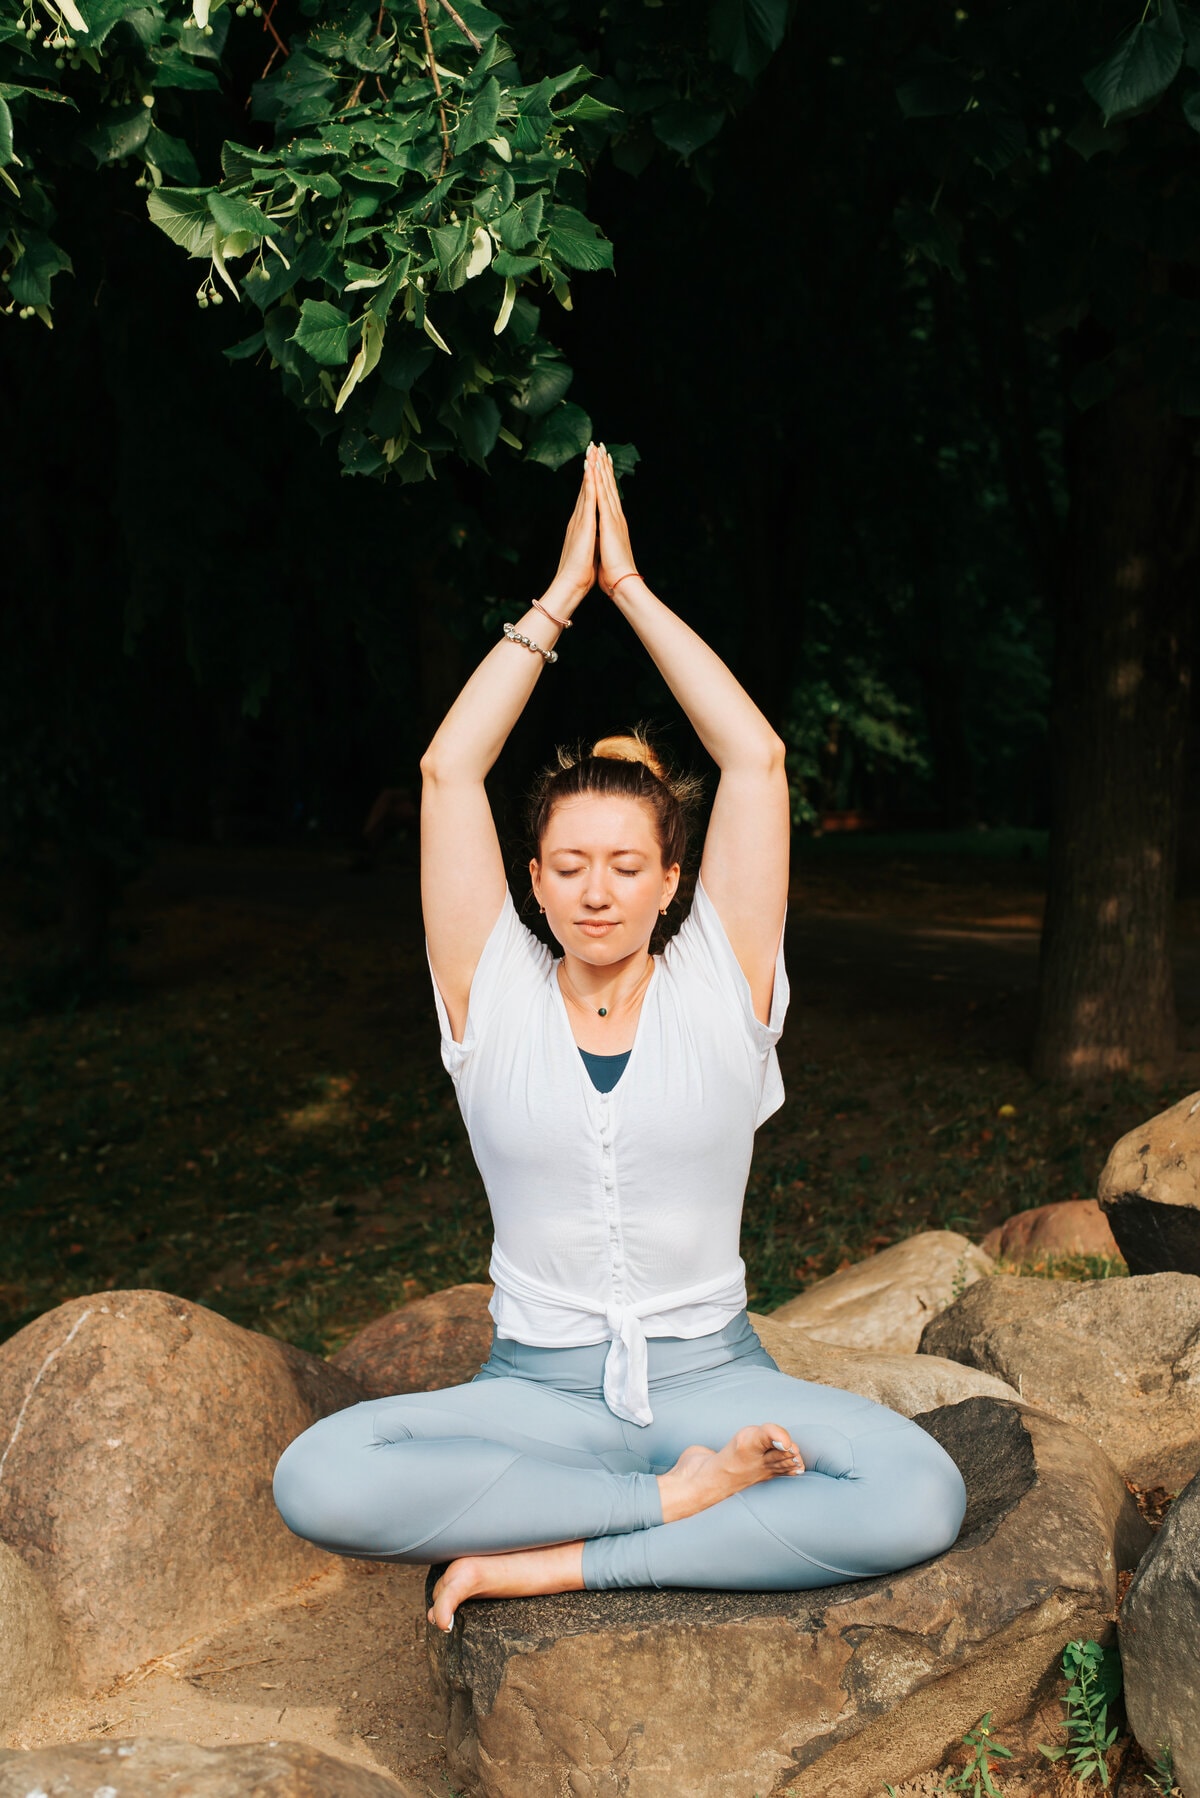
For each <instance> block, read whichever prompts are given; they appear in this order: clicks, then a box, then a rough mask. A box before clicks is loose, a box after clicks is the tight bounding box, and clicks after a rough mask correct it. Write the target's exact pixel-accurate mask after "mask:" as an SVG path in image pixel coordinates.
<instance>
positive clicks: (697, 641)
mask: <svg viewBox="0 0 1200 1798" xmlns="http://www.w3.org/2000/svg"><path fill="white" fill-rule="evenodd" d="M595 460H596V461H597V477H596V478H597V503H598V528H599V549H600V584H601V586H602V587H603V588H604V590H605V592H607V593H609V594H610V597H611V598H612V600H613V603H614V604H615V605H616V606H617V607H618V609H619V610H620V611H621V612H622V613H623V614H624V616H625V617H626V618H627V619H628V620H629V622H630V624H631V625H632V626H633V628H634V630H635V631H636V632H637V634H638V636H639V637H640V638H641V640H642V642H643V643H644V644H645V646H646V648H647V649H648V650H649V652H650V655H651V657H652V658H653V660H654V663H655V665H656V666H657V668H658V671H659V673H660V674H661V675H662V677H663V679H664V680H665V681H666V683H667V685H668V687H670V689H671V691H672V693H673V694H674V695H675V697H676V699H677V700H678V701H679V703H680V705H681V706H682V707H683V709H684V711H685V712H686V713H687V715H688V718H689V719H690V720H691V723H692V726H693V728H694V730H695V732H696V735H697V736H698V737H699V738H700V741H701V742H702V743H703V745H704V747H705V749H707V751H708V753H709V755H711V756H712V758H713V760H714V762H716V764H717V766H718V768H719V769H720V770H721V778H720V781H719V782H718V785H717V792H716V798H715V799H714V801H713V808H712V816H711V819H710V821H709V826H708V834H707V836H706V837H705V839H704V856H703V859H702V861H701V864H700V878H701V880H702V881H703V883H704V888H705V891H706V892H707V893H708V896H709V898H710V899H711V900H712V902H713V904H714V905H715V906H716V908H717V912H718V914H719V916H720V919H721V922H722V924H723V925H724V926H725V932H726V935H727V936H728V937H729V941H730V943H731V944H732V946H733V951H734V954H735V955H736V956H737V958H738V962H739V963H740V965H741V968H742V972H743V973H744V974H745V976H746V979H747V980H748V982H749V984H750V993H751V997H752V999H753V1001H754V1010H755V1014H756V1015H757V1017H758V1018H759V1019H760V1020H761V1021H762V1022H763V1023H766V1021H767V1018H768V1014H769V1011H770V1005H771V991H772V987H773V984H774V971H775V956H776V954H777V952H778V948H779V937H780V932H781V931H782V929H783V918H784V911H785V909H786V906H787V892H788V865H789V855H788V844H789V836H790V827H791V808H790V804H789V799H788V784H787V774H786V772H785V769H784V745H783V743H782V742H781V740H780V738H779V737H778V736H777V735H776V734H775V732H774V731H773V730H772V728H771V726H770V724H768V722H767V720H766V719H765V718H764V717H763V715H762V713H761V712H760V711H759V709H758V707H757V706H756V705H755V703H754V701H753V700H752V699H751V698H750V695H749V694H748V693H747V692H746V690H745V688H744V687H743V686H742V685H741V684H740V682H738V681H737V680H735V678H734V676H733V675H732V674H731V673H730V672H729V669H728V668H727V667H726V666H725V664H724V662H723V661H722V660H721V658H720V656H718V655H717V654H715V652H714V651H713V650H711V649H710V648H709V647H708V644H707V643H705V641H704V639H703V638H702V637H699V636H697V634H696V632H695V631H694V630H692V628H691V626H690V625H687V624H685V623H684V622H683V619H682V618H679V617H677V616H676V614H675V613H674V612H672V611H671V609H670V607H669V606H666V605H664V604H663V602H662V600H660V599H657V598H656V597H655V595H654V594H653V593H652V592H651V591H650V588H649V587H648V586H647V585H646V582H645V581H644V580H643V579H642V578H641V576H640V575H634V576H633V577H631V578H630V579H628V580H621V579H620V578H619V577H620V576H621V575H623V574H624V573H625V572H626V571H627V570H629V569H632V568H634V567H636V564H635V562H634V558H633V551H632V549H631V548H630V543H629V530H628V526H627V524H626V521H625V515H624V512H623V510H622V507H621V496H620V494H619V493H618V491H617V483H616V477H615V475H614V474H613V468H612V459H611V457H610V456H608V454H607V453H606V452H604V450H603V445H601V448H600V451H599V452H597V453H596V456H595ZM614 583H616V585H615V586H614Z"/></svg>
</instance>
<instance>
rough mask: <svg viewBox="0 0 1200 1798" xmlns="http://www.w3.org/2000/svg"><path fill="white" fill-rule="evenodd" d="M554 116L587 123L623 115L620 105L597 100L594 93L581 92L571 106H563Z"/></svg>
mask: <svg viewBox="0 0 1200 1798" xmlns="http://www.w3.org/2000/svg"><path fill="white" fill-rule="evenodd" d="M554 116H555V118H556V119H571V120H572V121H573V122H574V123H575V124H577V125H587V124H592V123H599V122H600V121H602V120H604V119H616V118H620V117H622V116H623V115H622V112H621V108H620V107H619V106H609V105H607V104H606V103H605V102H604V101H603V100H597V99H596V98H595V96H594V95H593V94H581V95H580V97H579V99H578V100H572V102H571V104H570V105H569V106H563V107H561V108H560V109H559V111H558V112H556V113H555V115H554Z"/></svg>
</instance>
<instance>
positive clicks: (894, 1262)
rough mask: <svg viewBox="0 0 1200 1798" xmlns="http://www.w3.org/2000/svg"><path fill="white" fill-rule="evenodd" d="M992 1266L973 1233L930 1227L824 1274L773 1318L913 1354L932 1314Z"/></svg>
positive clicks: (845, 1342) (825, 1338)
mask: <svg viewBox="0 0 1200 1798" xmlns="http://www.w3.org/2000/svg"><path fill="white" fill-rule="evenodd" d="M992 1267H993V1262H992V1260H991V1257H990V1256H988V1255H985V1254H984V1253H983V1250H982V1249H980V1248H977V1247H976V1245H975V1244H974V1243H973V1242H971V1241H970V1240H969V1239H968V1238H967V1237H966V1236H959V1235H957V1234H956V1233H955V1232H954V1231H953V1230H925V1231H923V1232H922V1233H921V1234H920V1235H919V1236H910V1237H908V1238H907V1239H906V1240H905V1241H904V1242H897V1243H893V1245H892V1247H891V1248H890V1249H883V1250H881V1251H880V1253H879V1254H878V1255H868V1256H867V1258H866V1260H865V1261H857V1262H855V1264H854V1266H853V1267H844V1268H842V1270H841V1272H840V1273H836V1274H830V1276H829V1278H828V1279H827V1280H818V1282H817V1284H816V1285H815V1286H810V1287H809V1289H808V1291H807V1292H802V1293H801V1294H800V1296H799V1298H794V1299H789V1300H788V1301H787V1303H786V1304H784V1305H780V1306H779V1308H778V1310H776V1311H773V1312H772V1313H771V1316H772V1317H774V1318H775V1319H776V1320H777V1321H778V1322H779V1323H788V1324H799V1325H800V1328H801V1329H802V1330H807V1332H808V1334H809V1335H810V1336H815V1337H817V1338H818V1340H819V1341H821V1342H834V1343H837V1344H838V1346H839V1347H841V1348H858V1349H884V1350H888V1351H891V1352H892V1353H895V1354H902V1355H903V1354H910V1355H911V1354H915V1353H916V1347H917V1344H918V1342H920V1340H921V1331H922V1330H923V1329H924V1328H925V1325H926V1324H927V1323H928V1322H929V1320H930V1318H931V1317H936V1316H937V1314H938V1312H939V1311H944V1310H945V1308H946V1306H947V1305H949V1304H951V1303H952V1302H953V1301H954V1299H955V1298H956V1297H957V1296H958V1294H959V1293H960V1292H962V1291H963V1290H964V1288H965V1287H967V1286H970V1285H971V1283H972V1282H973V1281H975V1280H978V1279H980V1278H982V1276H983V1275H984V1274H989V1273H991V1271H992Z"/></svg>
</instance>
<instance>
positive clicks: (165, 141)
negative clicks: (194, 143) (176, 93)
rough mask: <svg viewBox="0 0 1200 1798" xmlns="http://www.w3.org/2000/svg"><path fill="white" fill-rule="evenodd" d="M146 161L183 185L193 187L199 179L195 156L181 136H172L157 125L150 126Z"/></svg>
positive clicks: (146, 146) (146, 145) (146, 144)
mask: <svg viewBox="0 0 1200 1798" xmlns="http://www.w3.org/2000/svg"><path fill="white" fill-rule="evenodd" d="M145 154H146V160H147V162H152V163H153V164H154V166H155V168H159V169H161V170H162V172H163V174H164V175H169V176H170V177H171V179H172V181H182V182H183V183H184V185H185V186H190V187H195V186H197V185H198V184H199V181H200V171H199V169H198V168H197V167H196V162H195V158H194V157H193V155H192V152H191V151H190V150H189V148H188V146H187V145H186V144H185V143H184V141H183V139H182V138H181V137H172V136H171V135H170V133H169V132H166V131H160V130H159V129H158V127H157V125H152V126H151V127H150V131H149V134H148V135H147V138H146V143H145Z"/></svg>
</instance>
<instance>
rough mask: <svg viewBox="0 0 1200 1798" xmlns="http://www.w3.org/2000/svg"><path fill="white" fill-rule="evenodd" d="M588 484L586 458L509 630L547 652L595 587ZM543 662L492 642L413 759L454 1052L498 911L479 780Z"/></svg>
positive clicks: (592, 479)
mask: <svg viewBox="0 0 1200 1798" xmlns="http://www.w3.org/2000/svg"><path fill="white" fill-rule="evenodd" d="M595 556H596V475H595V472H594V463H593V459H592V458H591V457H589V458H588V460H587V463H586V465H585V468H584V473H583V480H582V482H581V483H580V488H579V497H578V499H577V501H576V504H575V510H574V512H573V513H572V514H571V520H570V523H569V524H568V526H567V533H566V538H565V540H564V542H563V551H562V556H561V558H560V560H559V565H558V573H557V574H556V575H555V577H554V579H553V581H552V582H551V583H550V586H549V587H548V588H547V590H546V592H545V593H544V594H543V595H542V602H541V603H542V605H543V606H544V607H545V611H542V610H539V609H538V608H537V607H535V606H531V607H530V608H529V610H528V611H527V612H526V614H525V616H524V617H523V618H522V619H520V621H519V622H518V624H517V626H516V629H517V630H518V631H519V632H520V634H521V635H522V636H524V637H529V638H531V639H532V640H533V642H535V643H539V644H541V646H542V647H543V648H544V649H553V647H554V645H555V643H556V642H557V641H558V639H559V637H560V636H561V635H562V634H563V632H562V628H561V627H560V626H559V625H557V624H555V623H554V622H553V621H552V619H551V618H550V617H548V616H547V613H553V614H554V615H555V617H558V618H562V619H568V618H570V616H571V614H572V612H573V611H574V610H575V608H576V607H577V606H578V605H579V603H580V602H581V600H583V599H584V598H585V597H586V595H587V594H588V592H589V591H590V589H591V587H592V585H593V582H594V580H595ZM544 666H545V662H544V661H543V659H542V657H541V656H540V655H538V654H537V653H536V652H535V651H533V650H530V649H527V648H526V647H525V646H524V645H523V644H520V643H515V642H510V641H509V640H508V639H507V638H505V637H501V639H500V641H499V642H498V643H497V644H495V646H494V647H493V648H492V649H491V650H490V651H489V652H488V654H487V655H486V656H485V657H484V659H483V661H482V662H481V663H480V664H479V667H478V668H477V669H476V670H475V672H474V674H473V675H472V676H471V678H470V680H469V681H468V682H467V684H466V686H465V687H464V688H463V690H462V692H461V693H460V694H459V696H458V698H457V699H456V700H455V702H454V704H453V705H452V706H451V707H450V710H449V711H448V712H447V714H446V716H445V718H444V719H443V720H442V722H441V725H440V726H439V727H438V730H437V733H436V735H435V736H434V739H433V741H432V743H431V744H430V745H429V748H428V749H427V750H426V751H425V754H424V755H423V756H422V757H421V776H422V785H421V908H422V910H423V912H424V915H425V935H426V939H427V940H428V943H429V959H430V962H431V963H432V966H433V975H434V979H435V980H436V981H437V984H438V990H439V991H440V993H441V995H442V998H443V999H444V1000H445V1002H446V1010H447V1012H448V1013H449V1017H450V1027H451V1030H452V1031H453V1033H454V1038H455V1041H456V1042H461V1040H462V1034H463V1030H464V1028H465V1025H466V1021H467V999H468V997H469V995H470V991H471V982H472V980H473V979H474V977H475V969H476V966H477V964H478V962H479V957H480V954H481V952H482V950H483V945H484V944H485V943H486V942H487V939H488V936H489V934H490V932H491V930H492V927H493V925H494V924H495V922H496V920H497V918H498V917H499V916H500V907H501V906H502V904H503V903H504V891H505V874H504V858H503V856H502V855H501V853H500V843H499V839H498V838H497V836H496V826H495V823H494V821H493V818H492V808H491V806H490V805H489V803H488V796H487V792H486V789H485V787H484V779H485V777H486V776H487V774H488V772H489V771H490V769H491V767H492V765H493V763H494V762H495V760H496V757H497V756H498V755H499V754H500V751H501V750H502V749H503V747H504V744H505V742H506V740H507V738H508V734H509V732H510V731H511V730H512V727H513V725H514V724H515V723H516V721H517V719H518V718H519V717H520V715H521V713H522V711H523V710H524V707H525V702H526V701H527V699H528V698H529V695H530V694H531V693H532V692H533V689H534V687H535V685H536V684H537V679H538V676H539V675H540V674H541V672H542V669H543V667H544Z"/></svg>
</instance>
